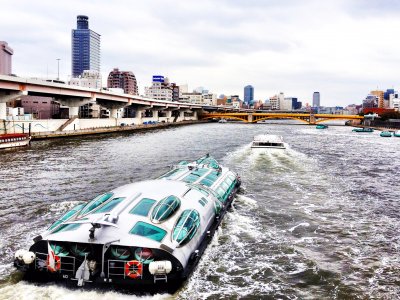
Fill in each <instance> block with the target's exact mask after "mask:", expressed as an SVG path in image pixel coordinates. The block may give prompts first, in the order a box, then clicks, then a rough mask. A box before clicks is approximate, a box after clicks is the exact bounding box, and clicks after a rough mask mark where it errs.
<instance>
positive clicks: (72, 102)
mask: <svg viewBox="0 0 400 300" xmlns="http://www.w3.org/2000/svg"><path fill="white" fill-rule="evenodd" d="M55 100H56V101H58V102H60V103H61V104H62V105H65V106H68V107H69V118H70V119H71V118H73V117H78V115H79V107H80V106H82V105H85V104H88V103H89V102H91V101H96V99H95V98H69V99H55Z"/></svg>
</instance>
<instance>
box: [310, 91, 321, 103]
mask: <svg viewBox="0 0 400 300" xmlns="http://www.w3.org/2000/svg"><path fill="white" fill-rule="evenodd" d="M320 97H321V96H320V94H319V92H314V94H313V96H312V106H313V107H320V106H321V103H320V100H321V98H320Z"/></svg>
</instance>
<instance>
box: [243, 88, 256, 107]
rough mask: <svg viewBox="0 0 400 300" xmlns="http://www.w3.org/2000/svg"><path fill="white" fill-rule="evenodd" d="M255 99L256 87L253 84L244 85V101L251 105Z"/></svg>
mask: <svg viewBox="0 0 400 300" xmlns="http://www.w3.org/2000/svg"><path fill="white" fill-rule="evenodd" d="M253 101H254V88H253V86H251V85H246V86H245V87H244V103H246V104H248V105H251V104H253Z"/></svg>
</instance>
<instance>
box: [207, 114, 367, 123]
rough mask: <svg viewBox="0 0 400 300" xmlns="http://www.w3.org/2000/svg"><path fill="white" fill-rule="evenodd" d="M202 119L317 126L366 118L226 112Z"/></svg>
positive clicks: (208, 115)
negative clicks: (274, 120) (318, 124)
mask: <svg viewBox="0 0 400 300" xmlns="http://www.w3.org/2000/svg"><path fill="white" fill-rule="evenodd" d="M200 118H201V119H203V120H206V119H232V120H238V121H243V122H246V123H257V122H259V121H264V120H270V119H293V120H298V121H301V122H304V123H307V124H317V123H321V122H326V121H332V120H360V121H361V120H364V117H362V116H358V115H333V114H314V113H289V112H288V113H282V112H279V113H273V112H258V113H254V112H239V113H234V112H226V113H208V114H207V113H205V114H202V115H201V116H200Z"/></svg>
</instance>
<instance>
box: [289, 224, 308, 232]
mask: <svg viewBox="0 0 400 300" xmlns="http://www.w3.org/2000/svg"><path fill="white" fill-rule="evenodd" d="M300 226H304V227H308V226H310V224H309V223H307V222H304V223H300V224H297V225H295V226H293V227H292V228H289V229H288V231H290V232H293V230H295V229H296V228H297V227H300Z"/></svg>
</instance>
